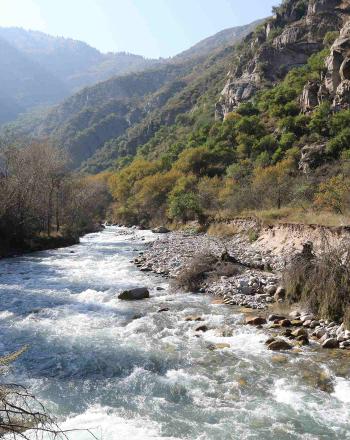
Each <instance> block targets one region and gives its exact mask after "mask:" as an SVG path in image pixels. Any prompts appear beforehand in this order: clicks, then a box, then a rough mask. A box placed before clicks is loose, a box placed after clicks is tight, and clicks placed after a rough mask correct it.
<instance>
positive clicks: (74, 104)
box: [16, 24, 254, 171]
mask: <svg viewBox="0 0 350 440" xmlns="http://www.w3.org/2000/svg"><path fill="white" fill-rule="evenodd" d="M252 27H254V24H252V25H248V26H243V27H239V28H233V29H230V30H227V31H225V32H224V33H223V35H219V36H216V37H214V38H213V39H212V40H210V42H209V43H208V42H204V43H203V44H199V46H198V47H194V48H192V49H190V53H191V54H192V56H189V54H188V53H187V54H186V53H184V54H180V55H179V56H178V57H175V58H173V59H170V60H167V61H166V62H160V63H158V64H156V65H154V66H152V67H150V68H148V69H146V70H144V71H143V72H139V73H131V74H128V75H122V76H118V77H114V78H111V79H109V80H108V81H105V82H101V83H99V84H96V85H95V86H93V87H88V88H85V89H83V90H81V91H80V92H79V93H77V94H75V95H73V96H72V97H70V98H68V99H66V100H65V101H64V102H63V103H62V104H61V105H59V106H57V107H56V108H54V109H53V110H52V111H50V113H49V114H48V115H47V117H45V118H44V119H43V120H42V121H41V122H40V123H39V124H38V123H37V121H36V120H35V121H34V123H33V124H32V125H31V124H29V125H28V119H27V120H26V121H25V124H22V123H21V122H19V124H17V127H16V130H17V131H18V129H20V130H19V131H20V132H22V129H23V128H24V133H25V131H26V129H25V126H27V133H31V134H33V133H34V134H35V135H37V136H45V137H46V136H49V137H51V138H52V139H54V140H55V141H56V142H57V143H59V144H60V145H62V147H64V148H65V149H67V150H68V151H69V153H70V154H71V156H72V160H73V162H72V163H73V166H78V165H80V163H81V162H83V161H85V160H87V159H90V158H91V156H93V154H94V153H95V152H98V153H97V156H95V157H94V158H93V159H92V160H91V161H90V162H89V163H88V165H87V166H85V165H84V169H85V170H89V171H97V170H101V169H103V168H105V167H109V166H111V165H113V162H114V160H115V159H117V158H119V157H121V156H127V155H133V154H135V152H136V149H137V147H138V146H139V145H142V144H144V143H146V142H147V141H148V140H149V139H150V138H151V137H152V136H153V134H154V133H155V132H156V131H157V130H158V129H159V128H160V127H161V126H162V125H166V126H170V125H172V124H173V123H174V122H175V119H176V117H177V115H179V114H181V113H184V112H187V111H189V110H190V109H192V108H193V107H195V106H196V103H197V101H198V100H199V99H200V98H201V96H202V94H203V93H206V92H207V89H208V87H209V85H208V83H209V82H210V84H211V86H213V87H214V88H216V87H217V85H218V84H220V85H219V87H218V88H217V92H218V91H219V89H220V88H221V87H222V86H223V82H222V78H223V77H224V71H225V69H226V68H227V66H228V61H229V60H230V58H231V56H232V50H233V49H232V47H230V48H227V47H226V46H227V43H228V41H232V42H233V43H235V42H236V41H237V39H239V38H240V37H243V36H245V35H246V34H247V33H248V32H249V30H250V29H251V28H252ZM212 48H214V52H213V53H214V54H211V55H208V53H207V52H208V51H209V52H211V50H212ZM223 66H225V67H223ZM212 109H213V107H212V108H211V110H212ZM211 112H212V111H211ZM103 147H104V148H103ZM99 150H101V152H99Z"/></svg>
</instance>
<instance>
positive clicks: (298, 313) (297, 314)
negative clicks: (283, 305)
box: [289, 310, 300, 319]
mask: <svg viewBox="0 0 350 440" xmlns="http://www.w3.org/2000/svg"><path fill="white" fill-rule="evenodd" d="M289 316H290V317H291V318H292V319H297V318H299V317H300V312H298V311H297V310H294V311H293V312H290V313H289Z"/></svg>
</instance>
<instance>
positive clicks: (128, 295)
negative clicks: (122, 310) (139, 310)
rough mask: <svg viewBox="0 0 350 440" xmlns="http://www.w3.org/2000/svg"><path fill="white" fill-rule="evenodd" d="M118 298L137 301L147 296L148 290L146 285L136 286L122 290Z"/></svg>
mask: <svg viewBox="0 0 350 440" xmlns="http://www.w3.org/2000/svg"><path fill="white" fill-rule="evenodd" d="M118 298H119V299H122V300H124V301H138V300H141V299H146V298H149V290H148V289H147V287H138V288H136V289H130V290H124V292H122V293H121V294H120V295H118Z"/></svg>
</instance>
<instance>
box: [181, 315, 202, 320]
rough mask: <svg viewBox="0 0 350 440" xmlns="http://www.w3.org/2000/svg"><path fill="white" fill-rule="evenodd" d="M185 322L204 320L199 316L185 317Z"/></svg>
mask: <svg viewBox="0 0 350 440" xmlns="http://www.w3.org/2000/svg"><path fill="white" fill-rule="evenodd" d="M185 321H204V319H203V318H202V317H200V316H195V315H191V316H186V318H185Z"/></svg>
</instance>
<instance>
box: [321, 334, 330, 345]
mask: <svg viewBox="0 0 350 440" xmlns="http://www.w3.org/2000/svg"><path fill="white" fill-rule="evenodd" d="M329 338H330V335H329V333H328V332H326V333H325V334H324V335H323V336H321V338H320V343H321V344H323V343H324V342H325V341H327V339H329Z"/></svg>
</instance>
